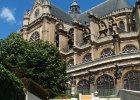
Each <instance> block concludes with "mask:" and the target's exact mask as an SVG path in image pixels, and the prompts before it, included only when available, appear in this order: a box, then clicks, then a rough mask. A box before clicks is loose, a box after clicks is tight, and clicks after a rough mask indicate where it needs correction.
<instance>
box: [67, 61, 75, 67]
mask: <svg viewBox="0 0 140 100" xmlns="http://www.w3.org/2000/svg"><path fill="white" fill-rule="evenodd" d="M73 65H74V59H71V60H69V61H68V67H71V66H73Z"/></svg>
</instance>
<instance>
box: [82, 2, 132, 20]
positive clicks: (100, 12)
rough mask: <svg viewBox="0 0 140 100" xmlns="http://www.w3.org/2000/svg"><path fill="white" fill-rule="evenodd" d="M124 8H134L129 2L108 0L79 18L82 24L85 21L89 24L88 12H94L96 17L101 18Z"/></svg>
mask: <svg viewBox="0 0 140 100" xmlns="http://www.w3.org/2000/svg"><path fill="white" fill-rule="evenodd" d="M123 8H132V6H131V5H130V4H129V2H128V0H107V1H105V2H103V3H101V4H99V5H97V6H95V7H93V8H91V9H90V10H88V11H85V12H83V13H82V14H81V15H80V17H79V20H80V21H82V23H83V22H85V21H86V22H88V21H89V19H88V15H87V13H88V12H92V13H93V14H94V15H97V16H98V17H99V18H101V17H103V16H105V15H107V14H110V13H111V12H113V11H117V10H119V9H123Z"/></svg>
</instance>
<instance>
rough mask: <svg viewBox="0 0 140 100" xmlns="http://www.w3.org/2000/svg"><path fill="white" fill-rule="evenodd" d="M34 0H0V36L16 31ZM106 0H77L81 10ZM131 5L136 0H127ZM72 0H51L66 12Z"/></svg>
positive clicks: (4, 36)
mask: <svg viewBox="0 0 140 100" xmlns="http://www.w3.org/2000/svg"><path fill="white" fill-rule="evenodd" d="M34 1H35V0H0V38H6V37H8V35H9V34H10V33H12V32H17V31H19V30H20V28H21V26H22V20H23V15H24V12H25V10H26V9H31V8H32V5H33V3H34ZM104 1H106V0H77V2H78V3H79V5H80V7H81V11H85V10H88V9H90V8H91V7H93V6H96V5H97V4H100V3H102V2H104ZM128 1H129V2H130V3H131V4H132V5H134V4H135V2H136V0H128ZM71 2H72V0H51V3H53V4H55V5H56V6H58V7H59V8H61V9H63V10H64V11H66V12H68V10H69V6H70V5H71Z"/></svg>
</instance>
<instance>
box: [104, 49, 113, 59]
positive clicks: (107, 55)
mask: <svg viewBox="0 0 140 100" xmlns="http://www.w3.org/2000/svg"><path fill="white" fill-rule="evenodd" d="M112 55H115V52H114V50H112V49H111V48H106V49H104V50H103V51H102V53H101V58H105V57H109V56H112Z"/></svg>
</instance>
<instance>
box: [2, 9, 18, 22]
mask: <svg viewBox="0 0 140 100" xmlns="http://www.w3.org/2000/svg"><path fill="white" fill-rule="evenodd" d="M0 18H2V19H5V20H6V21H7V22H8V23H15V22H16V19H15V16H14V14H13V12H12V10H10V9H9V8H7V7H4V8H2V10H1V11H0Z"/></svg>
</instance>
